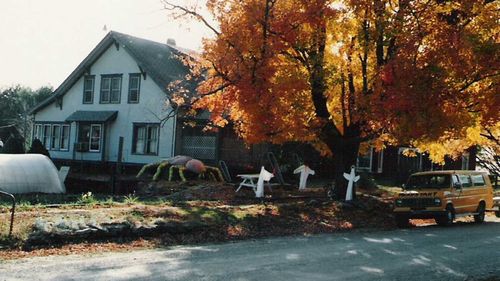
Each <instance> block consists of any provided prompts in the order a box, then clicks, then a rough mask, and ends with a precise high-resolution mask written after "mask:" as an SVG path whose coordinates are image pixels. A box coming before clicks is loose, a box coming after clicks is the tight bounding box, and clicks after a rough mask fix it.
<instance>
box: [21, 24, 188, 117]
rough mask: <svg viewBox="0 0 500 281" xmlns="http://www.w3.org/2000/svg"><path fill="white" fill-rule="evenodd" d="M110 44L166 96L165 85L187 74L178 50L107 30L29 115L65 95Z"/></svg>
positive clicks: (183, 55) (181, 53) (182, 54)
mask: <svg viewBox="0 0 500 281" xmlns="http://www.w3.org/2000/svg"><path fill="white" fill-rule="evenodd" d="M113 44H115V46H116V47H117V48H123V49H124V50H125V51H126V52H127V53H128V54H129V55H130V56H131V57H132V58H133V59H134V60H135V61H136V62H137V65H138V66H139V68H140V69H141V71H143V72H145V73H146V75H147V77H151V79H153V81H154V82H155V83H156V84H157V85H158V86H159V87H160V88H161V89H162V90H163V91H164V92H165V93H166V94H169V92H168V90H167V86H168V85H169V84H170V83H171V82H172V81H174V80H177V79H179V78H182V77H183V76H184V75H185V74H187V73H188V69H187V67H186V66H185V65H184V64H183V62H182V61H181V59H180V57H185V56H187V54H185V53H183V52H181V51H179V50H178V49H176V48H174V47H172V46H170V45H167V44H162V43H158V42H154V41H150V40H146V39H142V38H138V37H134V36H130V35H127V34H123V33H119V32H116V31H110V32H109V33H108V34H107V35H106V36H105V37H104V39H102V40H101V42H99V44H98V45H97V46H96V47H95V48H94V49H93V50H92V51H91V52H90V54H89V55H88V56H87V57H86V58H85V59H84V60H83V61H82V62H81V63H80V64H79V65H78V66H77V68H76V69H75V70H74V71H73V72H72V73H71V74H70V75H69V76H68V78H66V80H64V81H63V83H62V84H61V85H60V86H59V87H58V88H57V89H56V90H55V91H54V93H53V94H52V95H51V96H50V97H49V98H47V99H46V100H44V101H42V102H41V103H39V104H38V105H36V106H35V107H33V108H32V109H31V110H30V112H29V113H30V114H34V113H36V112H38V111H39V110H41V109H43V108H44V107H45V106H47V105H49V104H51V103H52V102H53V101H55V100H56V99H58V98H60V97H62V96H64V95H65V94H66V92H67V91H68V90H69V89H70V88H71V87H72V86H73V85H74V84H75V83H76V82H77V81H78V80H79V79H80V77H82V75H84V74H85V73H86V72H88V71H89V70H90V69H91V66H92V65H93V64H94V63H95V61H97V60H98V59H99V57H100V56H101V55H102V54H103V53H104V52H105V51H106V50H107V49H108V48H109V47H110V46H111V45H113Z"/></svg>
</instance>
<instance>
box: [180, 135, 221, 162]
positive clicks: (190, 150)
mask: <svg viewBox="0 0 500 281" xmlns="http://www.w3.org/2000/svg"><path fill="white" fill-rule="evenodd" d="M216 146H217V138H216V137H215V136H184V137H183V138H182V154H183V155H188V156H191V157H194V158H197V159H207V160H216V157H217V155H216V151H217V147H216Z"/></svg>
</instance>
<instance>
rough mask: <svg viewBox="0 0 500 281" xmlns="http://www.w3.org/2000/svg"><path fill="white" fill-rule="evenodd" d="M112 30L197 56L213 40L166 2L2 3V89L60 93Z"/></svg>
mask: <svg viewBox="0 0 500 281" xmlns="http://www.w3.org/2000/svg"><path fill="white" fill-rule="evenodd" d="M174 2H177V3H183V2H184V0H174ZM104 26H106V28H107V31H105V30H104ZM110 30H114V31H118V32H122V33H126V34H129V35H133V36H136V37H141V38H145V39H150V40H154V41H158V42H166V40H167V38H173V39H175V40H176V42H177V45H178V46H180V47H183V48H188V49H192V50H197V51H199V50H201V41H202V38H203V37H209V36H210V35H211V34H210V31H208V30H207V29H206V28H204V27H203V26H202V25H200V24H199V23H195V22H188V21H185V20H174V19H173V18H171V17H169V16H168V12H167V11H166V10H164V9H163V4H162V3H161V1H160V0H84V1H82V0H0V88H5V87H9V86H13V85H17V84H20V85H22V86H28V87H31V88H33V89H36V88H39V87H41V86H53V87H54V88H57V87H58V86H59V85H60V84H61V83H62V82H63V81H64V79H66V77H67V76H69V74H70V73H71V72H72V71H73V70H74V69H75V68H76V67H77V66H78V64H79V63H80V62H81V61H82V60H83V59H84V58H85V57H86V56H87V55H88V54H89V53H90V51H91V50H92V49H93V48H94V47H95V46H96V45H97V44H98V43H99V41H101V39H102V38H104V36H105V35H106V34H107V32H108V31H110Z"/></svg>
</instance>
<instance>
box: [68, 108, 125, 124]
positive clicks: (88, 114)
mask: <svg viewBox="0 0 500 281" xmlns="http://www.w3.org/2000/svg"><path fill="white" fill-rule="evenodd" d="M117 115H118V111H84V110H77V111H75V112H73V113H72V114H71V115H70V116H68V118H66V122H101V123H104V122H108V121H112V120H115V119H116V116H117Z"/></svg>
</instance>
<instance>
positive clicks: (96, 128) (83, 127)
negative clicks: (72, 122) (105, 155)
mask: <svg viewBox="0 0 500 281" xmlns="http://www.w3.org/2000/svg"><path fill="white" fill-rule="evenodd" d="M101 130H102V126H101V125H100V124H87V123H80V126H79V127H78V142H79V144H78V147H77V150H78V151H80V152H85V151H91V152H99V151H101V137H102V132H101Z"/></svg>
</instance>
